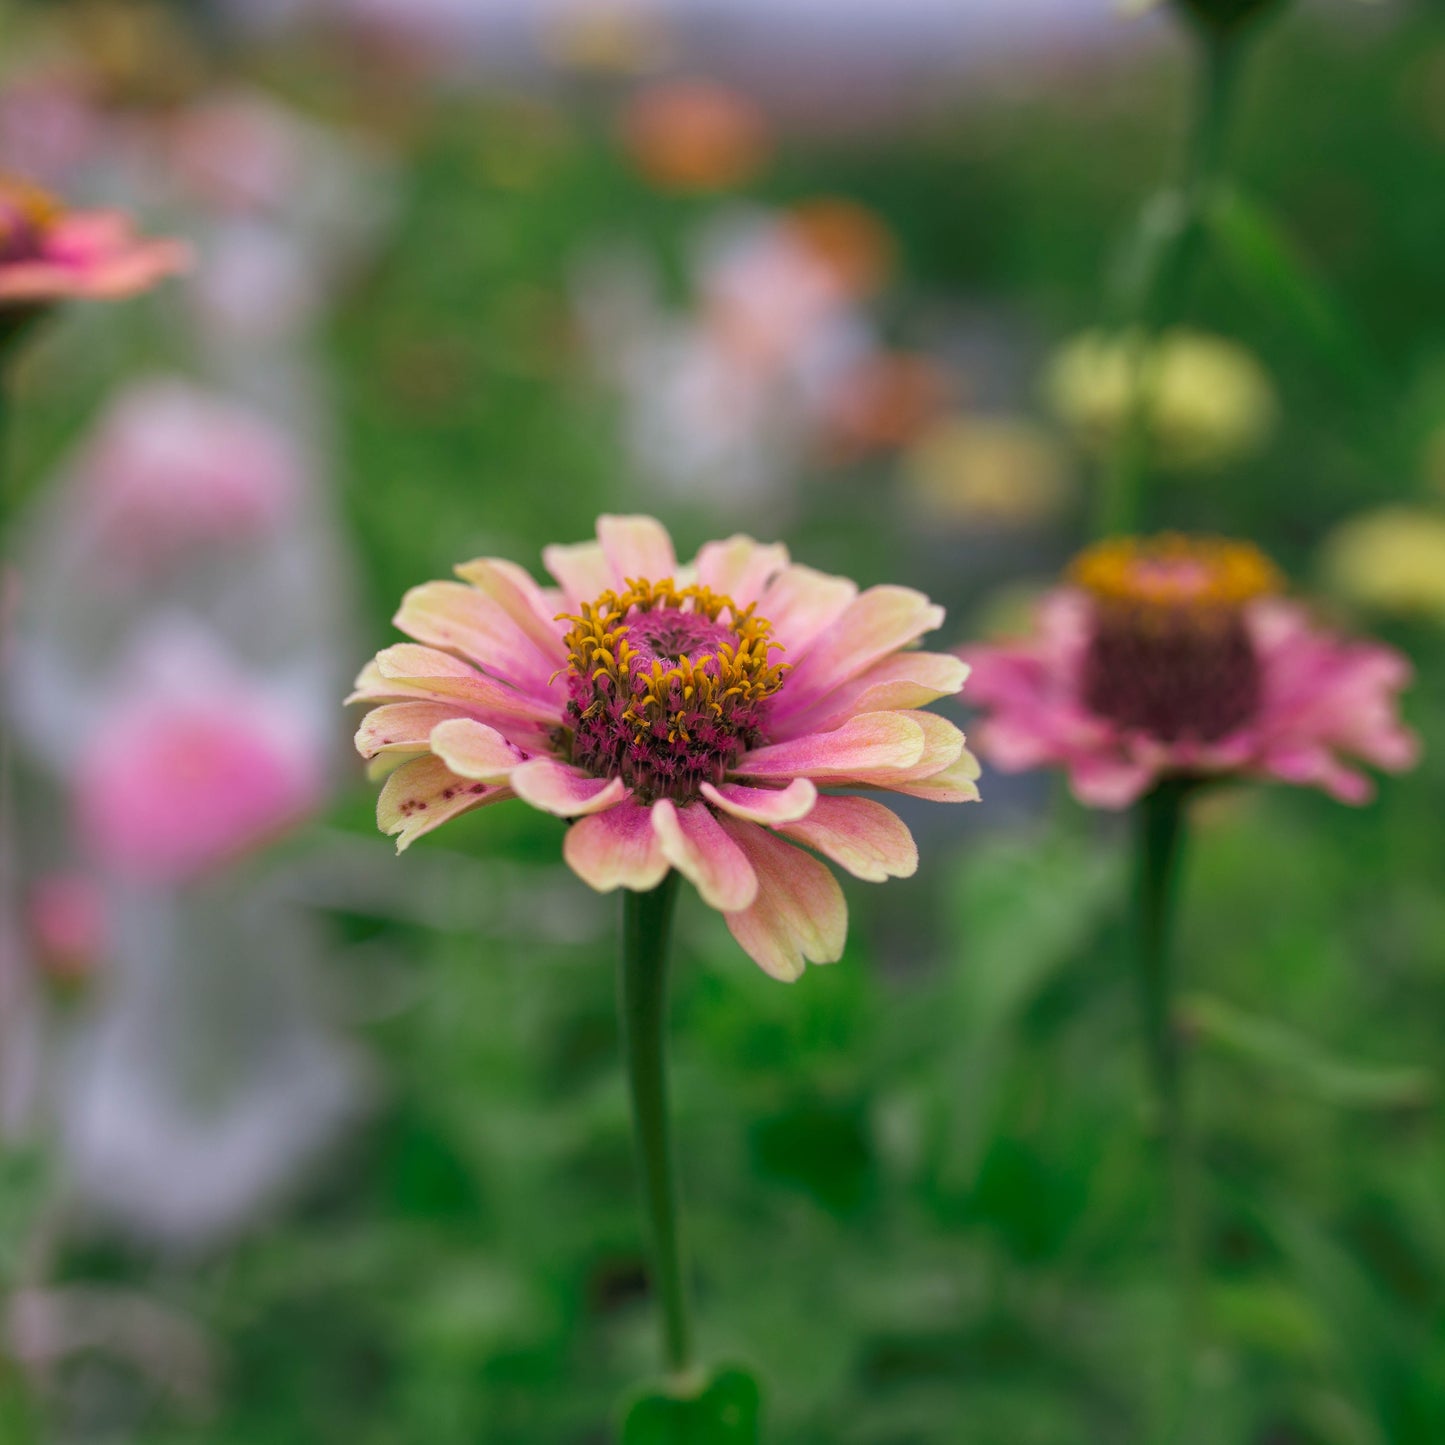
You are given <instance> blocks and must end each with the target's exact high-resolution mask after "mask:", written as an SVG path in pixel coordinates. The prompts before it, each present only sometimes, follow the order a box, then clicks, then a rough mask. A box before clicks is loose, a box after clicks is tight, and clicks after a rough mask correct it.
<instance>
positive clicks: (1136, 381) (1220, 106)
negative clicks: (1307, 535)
mask: <svg viewBox="0 0 1445 1445" xmlns="http://www.w3.org/2000/svg"><path fill="white" fill-rule="evenodd" d="M1195 34H1196V36H1197V44H1196V45H1195V47H1194V48H1195V54H1196V57H1197V63H1198V66H1199V77H1198V81H1197V100H1196V102H1195V107H1194V119H1193V122H1192V124H1191V126H1190V131H1189V141H1188V147H1187V150H1186V153H1185V163H1184V175H1183V177H1182V179H1181V183H1180V186H1179V190H1178V193H1177V209H1176V212H1175V214H1174V215H1173V216H1171V217H1170V219H1169V224H1168V226H1167V228H1166V232H1165V236H1164V239H1163V240H1162V241H1161V242H1160V243H1159V244H1158V245H1157V246H1156V247H1155V249H1154V251H1153V253H1152V255H1151V257H1150V258H1149V263H1148V265H1147V267H1146V271H1145V274H1144V276H1143V277H1142V278H1141V282H1140V285H1139V289H1138V294H1137V297H1136V301H1135V309H1134V315H1133V317H1132V319H1131V323H1130V326H1129V347H1130V357H1129V367H1130V387H1129V393H1130V403H1129V413H1128V416H1127V417H1126V418H1125V421H1124V426H1123V428H1122V429H1121V432H1120V436H1119V441H1118V444H1117V445H1116V447H1115V450H1114V456H1113V458H1112V462H1111V465H1110V469H1109V473H1108V475H1107V477H1106V478H1105V481H1104V486H1103V488H1102V490H1101V492H1100V509H1099V514H1098V517H1097V519H1096V528H1095V530H1096V532H1097V533H1098V534H1099V535H1101V536H1107V535H1109V534H1111V533H1117V532H1130V531H1134V530H1135V529H1137V528H1138V526H1139V524H1140V515H1139V514H1140V511H1141V496H1140V493H1141V490H1142V487H1143V481H1144V474H1145V472H1146V471H1147V470H1148V467H1149V450H1150V447H1149V441H1150V437H1149V433H1150V423H1151V419H1152V414H1153V410H1154V406H1153V403H1154V386H1155V377H1154V376H1153V374H1152V372H1153V363H1154V359H1155V351H1156V344H1157V342H1158V340H1159V338H1160V336H1161V335H1162V334H1163V333H1164V331H1165V330H1166V329H1167V328H1168V327H1169V326H1171V325H1173V324H1174V323H1175V322H1176V321H1177V320H1178V319H1179V316H1180V313H1181V312H1182V311H1183V308H1184V303H1185V300H1186V298H1187V296H1188V291H1189V283H1190V281H1191V280H1192V279H1193V275H1194V271H1195V269H1196V266H1197V263H1198V259H1199V255H1200V252H1201V251H1202V249H1203V241H1204V237H1205V231H1206V220H1207V215H1208V210H1209V203H1210V200H1211V199H1212V197H1213V196H1214V194H1215V192H1216V191H1217V190H1218V188H1219V186H1220V184H1221V183H1222V180H1223V176H1224V157H1225V148H1226V141H1227V139H1228V135H1229V125H1230V120H1231V118H1232V115H1233V112H1234V97H1235V93H1236V91H1237V89H1238V78H1239V69H1240V57H1241V51H1242V47H1243V45H1244V43H1245V42H1244V40H1243V39H1242V38H1241V36H1240V34H1239V33H1238V32H1236V31H1233V30H1225V31H1221V30H1215V29H1211V28H1208V27H1204V26H1200V27H1197V29H1196V30H1195Z"/></svg>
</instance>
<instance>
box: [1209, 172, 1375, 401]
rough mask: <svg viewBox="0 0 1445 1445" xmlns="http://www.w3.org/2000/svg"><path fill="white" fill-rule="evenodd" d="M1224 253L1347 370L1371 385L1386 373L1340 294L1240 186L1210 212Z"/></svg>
mask: <svg viewBox="0 0 1445 1445" xmlns="http://www.w3.org/2000/svg"><path fill="white" fill-rule="evenodd" d="M1206 224H1207V225H1208V227H1209V231H1210V235H1211V236H1212V238H1213V241H1214V245H1215V247H1216V248H1217V251H1218V254H1219V256H1220V257H1221V258H1222V260H1223V261H1224V262H1225V263H1226V264H1227V265H1228V266H1230V268H1231V269H1232V271H1233V273H1234V277H1235V280H1236V282H1237V283H1238V284H1239V285H1240V286H1241V287H1242V288H1243V289H1244V290H1245V291H1247V292H1248V293H1249V294H1250V295H1251V296H1252V297H1253V298H1254V300H1255V301H1256V302H1257V303H1258V304H1259V305H1260V306H1261V307H1262V308H1264V309H1267V310H1271V311H1273V312H1275V313H1276V315H1277V316H1278V317H1279V319H1280V320H1281V321H1283V322H1284V323H1285V324H1286V325H1287V326H1289V327H1290V328H1291V329H1292V330H1293V331H1294V332H1295V333H1296V334H1297V335H1298V336H1300V337H1301V339H1302V340H1304V341H1305V342H1306V343H1307V344H1308V345H1310V346H1311V347H1313V349H1314V350H1315V351H1316V352H1317V353H1318V354H1319V355H1320V357H1321V359H1322V360H1324V361H1325V362H1326V363H1328V364H1329V365H1330V366H1331V367H1332V368H1333V369H1334V370H1335V371H1337V372H1338V373H1339V374H1340V375H1341V376H1343V377H1344V378H1346V379H1347V380H1349V381H1351V382H1352V383H1354V384H1356V385H1359V386H1363V387H1365V388H1366V389H1368V390H1377V389H1379V388H1380V386H1381V385H1382V378H1381V374H1380V370H1379V365H1378V362H1377V360H1376V359H1375V358H1374V357H1373V356H1372V354H1371V351H1370V347H1369V345H1368V344H1367V342H1366V341H1365V339H1364V337H1363V336H1362V335H1361V334H1360V333H1359V331H1358V330H1357V329H1356V327H1355V325H1354V323H1353V322H1352V321H1351V319H1350V317H1349V315H1348V314H1347V313H1346V311H1345V309H1344V308H1343V306H1342V305H1341V304H1340V302H1339V301H1338V300H1337V298H1336V297H1335V296H1334V295H1333V294H1332V293H1331V292H1330V290H1329V288H1328V287H1327V286H1326V285H1325V284H1324V282H1323V281H1321V280H1320V278H1319V277H1318V276H1317V275H1315V273H1314V271H1313V270H1312V269H1311V267H1310V265H1309V263H1308V262H1307V261H1306V260H1305V258H1304V257H1303V256H1302V255H1301V254H1300V252H1299V251H1298V250H1297V249H1296V247H1295V246H1294V244H1293V243H1292V242H1291V241H1290V240H1289V239H1288V238H1287V237H1286V236H1285V234H1284V233H1283V231H1281V230H1280V229H1279V227H1278V226H1277V225H1276V224H1275V222H1274V221H1273V219H1272V218H1271V217H1270V216H1269V215H1267V214H1266V213H1265V212H1264V211H1263V210H1262V209H1261V208H1260V207H1258V206H1257V205H1255V204H1254V203H1253V202H1252V201H1250V200H1248V199H1247V198H1245V197H1244V196H1242V195H1240V194H1239V193H1238V192H1237V191H1227V192H1225V193H1223V194H1222V195H1221V196H1220V197H1219V198H1218V199H1217V200H1216V201H1215V202H1214V204H1213V205H1212V206H1211V207H1210V210H1209V214H1208V216H1207V218H1206Z"/></svg>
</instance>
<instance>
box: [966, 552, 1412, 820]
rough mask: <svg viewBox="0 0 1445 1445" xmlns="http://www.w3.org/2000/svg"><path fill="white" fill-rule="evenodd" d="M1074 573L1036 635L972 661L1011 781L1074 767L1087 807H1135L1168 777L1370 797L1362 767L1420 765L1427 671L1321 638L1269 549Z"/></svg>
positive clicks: (1100, 559) (995, 752)
mask: <svg viewBox="0 0 1445 1445" xmlns="http://www.w3.org/2000/svg"><path fill="white" fill-rule="evenodd" d="M1071 580H1072V583H1073V585H1072V586H1066V587H1062V588H1059V589H1057V590H1055V591H1054V592H1052V593H1050V594H1049V595H1048V596H1047V597H1046V598H1045V599H1044V601H1043V602H1042V603H1041V605H1040V607H1039V611H1038V616H1037V623H1036V628H1035V631H1034V634H1033V636H1032V637H1030V638H1028V639H1027V640H1025V641H1022V642H1019V643H1017V644H1005V645H999V646H985V647H972V648H965V649H962V650H961V653H960V655H961V656H962V657H964V658H965V659H966V660H967V661H968V662H969V663H970V664H971V665H972V667H973V674H972V680H971V683H970V687H969V696H970V701H971V702H973V703H975V704H976V705H977V706H978V707H980V708H981V709H982V710H983V712H984V721H983V722H982V724H981V725H980V727H979V731H978V747H979V751H980V753H982V754H983V756H984V757H985V758H986V759H987V760H988V761H989V762H990V763H992V764H993V765H994V766H995V767H997V768H999V769H1000V770H1001V771H1003V772H1021V771H1024V770H1027V769H1031V768H1041V767H1058V768H1063V769H1065V770H1066V771H1067V772H1068V774H1069V778H1070V782H1071V784H1072V787H1073V790H1074V793H1075V795H1076V796H1077V797H1078V798H1079V799H1080V801H1081V802H1084V803H1087V804H1089V805H1091V806H1093V807H1100V808H1123V807H1127V806H1128V805H1129V804H1130V803H1132V802H1134V801H1135V800H1136V799H1137V798H1139V797H1140V796H1141V795H1142V794H1144V793H1147V792H1148V791H1149V790H1150V789H1151V788H1152V787H1153V786H1154V785H1155V783H1157V782H1158V781H1159V780H1160V779H1161V778H1165V777H1201V778H1202V777H1214V776H1242V777H1263V778H1275V779H1278V780H1279V781H1281V782H1286V783H1294V784H1297V785H1299V786H1302V787H1317V788H1321V789H1323V790H1324V791H1325V792H1327V793H1329V794H1331V795H1332V796H1334V797H1336V798H1338V799H1340V800H1341V801H1343V802H1347V803H1362V802H1364V801H1366V800H1367V799H1368V798H1369V797H1370V795H1371V791H1372V789H1371V784H1370V781H1369V779H1368V778H1367V777H1366V776H1365V775H1364V774H1362V773H1361V772H1359V771H1358V770H1356V769H1355V768H1354V767H1351V766H1350V763H1351V762H1352V761H1356V760H1357V761H1360V762H1364V763H1368V764H1371V765H1373V766H1374V767H1377V768H1382V769H1385V770H1387V771H1391V772H1398V771H1403V770H1404V769H1407V768H1409V767H1411V766H1413V764H1414V763H1415V761H1416V759H1417V757H1418V752H1419V745H1418V742H1417V740H1416V738H1415V737H1414V735H1413V734H1412V733H1410V732H1409V731H1408V730H1407V729H1406V728H1405V727H1404V726H1403V725H1402V724H1401V722H1400V718H1399V712H1398V701H1397V694H1398V693H1399V692H1400V690H1401V689H1402V688H1404V687H1405V686H1406V685H1407V684H1408V682H1409V681H1410V666H1409V663H1408V662H1407V661H1406V660H1405V659H1404V658H1403V657H1401V656H1400V655H1399V654H1398V653H1396V652H1394V651H1392V650H1391V649H1389V648H1386V647H1382V646H1379V645H1378V644H1375V643H1370V642H1354V641H1348V640H1346V639H1343V638H1340V637H1338V636H1335V635H1334V634H1332V633H1329V632H1326V631H1323V630H1321V629H1319V628H1317V627H1315V626H1314V625H1313V624H1312V623H1311V621H1310V619H1309V618H1308V616H1307V615H1306V613H1305V612H1304V611H1303V609H1301V608H1300V607H1299V606H1297V605H1295V604H1294V603H1291V602H1288V601H1284V600H1282V599H1280V598H1279V597H1277V596H1275V595H1273V594H1274V593H1275V592H1276V591H1277V590H1278V585H1279V581H1278V576H1277V574H1276V572H1275V570H1274V568H1273V566H1272V565H1271V564H1270V563H1269V562H1268V561H1267V559H1265V558H1264V557H1263V556H1262V554H1260V553H1259V552H1257V551H1256V550H1255V549H1254V548H1253V547H1250V546H1248V545H1247V544H1242V543H1229V542H1223V541H1218V540H1215V539H1208V538H1185V537H1179V536H1163V537H1158V538H1153V539H1149V540H1133V539H1124V540H1119V541H1113V542H1105V543H1101V544H1099V545H1098V546H1096V547H1094V548H1091V549H1090V550H1089V551H1087V552H1085V553H1084V554H1083V555H1082V556H1081V557H1080V558H1079V559H1078V560H1077V561H1076V562H1075V564H1074V567H1073V569H1072V573H1071Z"/></svg>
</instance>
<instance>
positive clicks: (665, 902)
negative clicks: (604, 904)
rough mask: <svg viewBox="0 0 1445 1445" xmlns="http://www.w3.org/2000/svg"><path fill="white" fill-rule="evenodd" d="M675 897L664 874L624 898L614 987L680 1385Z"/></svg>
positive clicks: (686, 1372)
mask: <svg viewBox="0 0 1445 1445" xmlns="http://www.w3.org/2000/svg"><path fill="white" fill-rule="evenodd" d="M677 890H678V874H677V873H675V872H670V873H669V874H668V875H667V877H666V878H665V879H664V880H663V881H662V883H661V884H659V885H658V887H656V888H654V889H653V890H652V891H651V892H648V893H630V892H629V893H624V895H623V903H622V959H621V969H620V973H619V979H618V987H619V999H620V1003H621V1010H622V1047H623V1052H624V1053H625V1055H626V1058H627V1078H628V1084H629V1087H630V1089H631V1093H632V1120H633V1128H634V1131H635V1134H636V1138H637V1157H638V1166H639V1169H640V1172H641V1180H642V1192H643V1196H644V1199H645V1201H646V1206H647V1215H648V1223H649V1225H650V1228H651V1232H652V1283H653V1289H654V1291H655V1293H656V1295H657V1299H658V1302H659V1305H660V1307H661V1311H662V1346H663V1358H664V1361H665V1363H666V1366H667V1370H668V1373H669V1374H670V1375H671V1376H672V1378H673V1381H674V1382H675V1383H682V1382H683V1381H684V1380H685V1379H686V1377H688V1376H690V1375H691V1373H692V1371H693V1364H694V1361H693V1342H692V1320H691V1314H690V1310H689V1305H688V1297H687V1279H686V1266H685V1264H684V1262H683V1247H682V1239H681V1224H680V1219H679V1204H678V1193H677V1178H676V1170H675V1169H674V1166H673V1157H672V1131H671V1124H670V1120H669V1117H668V1092H667V968H668V950H669V947H670V943H671V938H672V920H673V915H674V913H675V912H676V909H677Z"/></svg>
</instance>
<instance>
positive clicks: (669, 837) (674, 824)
mask: <svg viewBox="0 0 1445 1445" xmlns="http://www.w3.org/2000/svg"><path fill="white" fill-rule="evenodd" d="M652 827H653V830H654V831H655V832H656V834H657V836H658V840H659V841H660V842H661V844H662V854H663V857H665V858H666V859H667V861H668V862H669V863H671V864H672V866H673V867H674V868H676V869H677V871H678V872H679V873H681V874H682V876H683V877H684V878H686V879H687V880H688V881H689V882H690V883H692V884H693V885H694V886H695V887H696V889H697V891H698V892H699V893H700V894H701V895H702V901H703V902H704V903H706V904H707V905H708V907H709V908H718V909H721V910H722V911H723V912H724V913H729V912H735V911H736V910H737V909H740V908H747V907H748V906H749V905H750V904H751V903H752V902H753V900H754V899H755V898H756V897H757V896H758V880H757V875H756V874H755V873H754V872H753V869H752V865H751V864H750V863H749V862H748V860H747V858H746V856H745V855H744V854H743V851H742V849H741V848H739V847H738V845H737V844H736V843H734V842H733V840H732V839H731V838H729V837H728V835H727V834H726V833H725V832H724V831H723V829H722V826H721V825H720V824H719V823H718V821H717V819H716V818H715V817H714V816H713V815H712V812H711V811H710V809H709V808H708V806H707V804H706V803H702V802H694V803H689V804H688V805H687V806H686V807H685V808H679V807H677V806H676V805H675V804H674V803H672V802H670V801H669V800H668V799H666V798H660V799H659V800H658V801H657V802H655V803H654V804H653V805H652Z"/></svg>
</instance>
